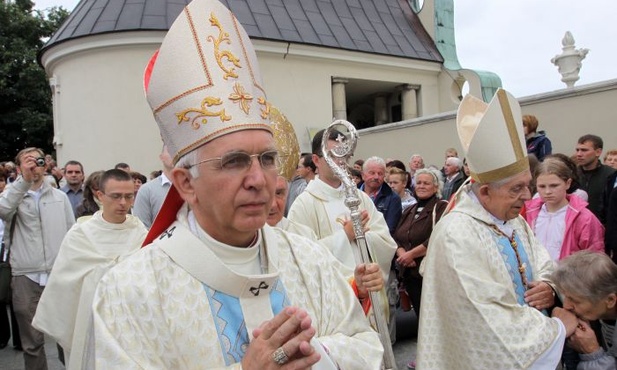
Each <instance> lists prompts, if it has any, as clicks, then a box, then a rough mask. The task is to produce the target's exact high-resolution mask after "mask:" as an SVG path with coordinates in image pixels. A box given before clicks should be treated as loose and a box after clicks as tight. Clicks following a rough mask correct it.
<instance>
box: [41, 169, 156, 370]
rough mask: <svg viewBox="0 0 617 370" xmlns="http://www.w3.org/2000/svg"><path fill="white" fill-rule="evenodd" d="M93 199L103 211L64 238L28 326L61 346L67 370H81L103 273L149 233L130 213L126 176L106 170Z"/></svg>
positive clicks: (130, 189)
mask: <svg viewBox="0 0 617 370" xmlns="http://www.w3.org/2000/svg"><path fill="white" fill-rule="evenodd" d="M97 195H98V198H99V199H100V200H101V204H102V205H103V207H102V211H98V212H96V213H95V214H94V215H93V216H92V218H89V219H88V220H87V221H85V222H82V223H78V224H76V225H75V226H73V228H71V230H69V232H68V233H67V234H66V237H65V238H64V240H63V241H62V245H61V246H60V251H59V252H58V257H57V258H56V263H55V265H54V269H53V273H52V274H51V277H50V279H49V284H48V285H47V288H46V289H45V291H44V292H43V295H42V296H41V301H40V302H39V305H38V308H37V310H36V315H35V316H34V320H33V322H32V325H34V327H35V328H37V329H38V330H40V331H42V332H44V333H46V334H48V335H50V336H51V337H52V338H53V339H54V340H56V342H58V343H59V344H60V345H61V346H62V348H63V349H64V353H65V358H66V359H67V368H68V369H82V357H83V352H84V346H85V345H86V344H87V340H88V337H87V335H88V333H89V331H90V330H91V328H90V319H91V316H92V298H93V296H94V290H95V288H96V285H97V284H98V282H99V280H100V279H101V277H102V276H103V274H104V273H105V272H107V270H109V269H110V268H111V267H113V266H114V265H115V264H116V263H117V262H118V261H120V260H121V259H123V258H124V257H126V256H127V255H129V254H130V253H132V252H135V251H136V250H138V249H139V248H140V246H141V243H142V242H143V240H144V238H145V237H146V233H147V230H146V228H145V227H144V225H143V224H142V223H141V221H139V219H138V218H137V217H135V216H132V215H130V214H128V212H129V211H130V209H131V206H132V204H133V198H134V192H133V180H132V179H131V176H130V175H129V174H128V173H126V172H124V171H122V170H116V169H113V170H109V171H105V173H103V175H102V177H101V181H100V183H99V191H98V194H97Z"/></svg>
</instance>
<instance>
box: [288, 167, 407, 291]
mask: <svg viewBox="0 0 617 370" xmlns="http://www.w3.org/2000/svg"><path fill="white" fill-rule="evenodd" d="M358 196H359V197H360V200H361V203H360V210H366V211H367V212H368V215H369V222H368V225H367V226H368V228H369V231H368V232H366V233H365V238H366V242H367V243H368V245H369V248H370V251H371V256H372V258H373V261H374V262H377V263H378V264H379V267H380V268H381V271H383V273H384V280H385V281H388V274H389V272H390V265H391V264H392V257H394V252H395V251H396V242H395V241H394V239H392V237H391V236H390V231H389V230H388V225H387V224H386V221H385V220H384V218H383V215H382V214H381V212H379V211H378V210H377V208H375V205H374V204H373V201H372V200H371V198H369V196H368V195H366V194H365V193H364V192H363V191H360V190H358ZM344 201H345V191H344V190H343V188H342V187H341V188H338V189H335V188H333V187H332V186H330V185H328V184H326V183H325V182H323V181H322V180H320V179H319V178H316V179H314V180H313V181H311V182H309V184H308V186H307V187H306V190H305V191H304V192H302V193H301V194H300V195H298V197H297V198H296V200H295V201H294V202H293V204H292V205H291V209H290V210H289V216H288V218H289V219H290V220H291V221H294V222H296V223H299V224H302V225H306V226H308V227H309V228H311V229H312V230H313V231H314V232H315V234H316V235H317V238H318V239H319V242H320V243H321V244H322V245H324V246H326V247H327V248H328V249H330V251H331V252H332V254H334V256H335V257H336V258H337V259H338V260H339V261H341V262H342V263H343V265H345V266H346V267H347V268H348V269H349V271H346V273H347V274H348V275H349V274H350V273H351V274H353V270H354V268H355V267H356V265H357V264H358V262H357V261H359V255H360V252H359V250H358V246H357V244H356V242H355V241H353V242H350V241H349V239H348V238H347V234H345V230H344V228H343V225H342V224H341V223H340V220H346V219H349V218H350V211H349V209H348V208H347V207H346V206H345V203H344ZM356 257H358V258H356Z"/></svg>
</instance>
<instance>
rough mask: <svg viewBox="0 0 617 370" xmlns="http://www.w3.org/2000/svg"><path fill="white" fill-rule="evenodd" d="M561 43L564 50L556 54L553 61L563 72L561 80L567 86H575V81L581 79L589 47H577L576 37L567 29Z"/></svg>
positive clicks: (560, 71)
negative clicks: (575, 43) (580, 75)
mask: <svg viewBox="0 0 617 370" xmlns="http://www.w3.org/2000/svg"><path fill="white" fill-rule="evenodd" d="M561 44H562V45H563V48H562V50H563V52H562V53H561V54H559V55H555V56H554V57H553V58H552V59H551V63H553V64H554V65H556V66H557V68H558V70H559V73H560V74H561V81H562V82H564V83H565V84H566V86H567V87H574V83H575V82H576V81H578V79H579V75H578V73H579V72H580V70H581V67H582V66H583V63H582V61H583V59H585V57H586V56H587V53H588V52H589V49H575V47H574V37H572V33H570V31H566V34H565V35H564V37H563V39H562V40H561Z"/></svg>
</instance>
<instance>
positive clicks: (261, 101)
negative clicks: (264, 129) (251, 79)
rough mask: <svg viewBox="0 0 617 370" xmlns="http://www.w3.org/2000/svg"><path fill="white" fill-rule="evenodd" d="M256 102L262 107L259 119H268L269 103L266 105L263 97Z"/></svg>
mask: <svg viewBox="0 0 617 370" xmlns="http://www.w3.org/2000/svg"><path fill="white" fill-rule="evenodd" d="M257 102H258V103H259V104H260V105H263V106H264V107H263V109H261V118H263V119H266V118H268V116H270V103H268V102H267V101H266V98H264V97H263V96H262V97H260V98H257Z"/></svg>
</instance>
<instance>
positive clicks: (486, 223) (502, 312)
mask: <svg viewBox="0 0 617 370" xmlns="http://www.w3.org/2000/svg"><path fill="white" fill-rule="evenodd" d="M467 191H470V190H468V189H464V190H463V191H462V193H461V198H460V200H459V201H458V203H457V204H456V206H455V207H454V209H453V210H452V211H451V212H450V213H449V214H447V215H446V216H444V217H443V218H442V219H441V220H440V221H439V222H438V223H437V224H436V226H435V230H434V231H433V234H432V236H431V242H430V244H431V246H430V248H428V251H427V255H426V257H425V258H424V261H423V264H422V266H421V273H423V277H424V280H423V288H422V307H421V313H420V329H419V334H418V358H417V365H418V366H417V368H418V369H427V370H428V369H430V370H440V369H443V370H449V369H530V368H533V369H555V366H556V365H557V362H558V361H559V358H560V355H561V349H562V346H563V341H564V339H565V328H564V327H563V325H562V324H561V322H560V321H558V320H557V319H552V318H549V317H547V316H545V315H544V314H543V313H542V312H541V311H538V310H537V309H535V308H533V307H530V306H528V305H527V304H524V303H523V304H521V300H522V298H521V291H522V292H524V290H522V289H520V290H519V292H518V293H517V292H516V289H517V286H516V285H517V284H515V283H514V282H513V281H514V280H515V279H520V274H519V272H518V270H517V269H516V268H512V267H513V266H512V264H509V263H506V262H505V260H506V258H507V255H508V254H510V255H511V254H512V253H513V252H512V251H513V250H512V247H511V245H510V242H509V241H508V240H507V239H506V238H504V237H503V236H500V235H499V234H498V233H497V232H495V231H494V229H493V227H492V226H491V225H495V219H494V217H492V216H491V214H490V213H489V212H488V211H486V210H485V209H484V208H483V207H482V206H481V205H480V204H479V203H478V202H477V201H476V200H474V199H472V196H470V195H469V194H468V193H467ZM501 226H502V227H503V226H504V225H501ZM505 226H506V227H509V228H512V229H513V230H514V233H515V235H516V236H517V239H516V240H517V241H518V242H520V243H517V244H519V245H518V252H519V254H520V255H521V256H524V255H526V256H525V259H526V260H528V261H529V265H528V266H526V271H527V273H529V274H530V275H529V276H530V277H531V279H528V281H530V282H531V281H546V282H549V283H550V274H551V272H552V271H553V261H551V259H550V257H549V255H548V253H547V251H546V249H545V248H544V247H542V246H541V245H540V244H539V243H538V242H537V241H536V239H535V237H534V236H533V232H532V230H531V229H530V228H529V226H528V225H527V223H526V222H525V220H524V219H523V218H522V217H520V216H519V217H517V218H516V219H513V220H510V221H508V222H506V223H505ZM504 239H505V242H504ZM521 258H523V257H521ZM514 265H515V266H516V262H515V263H514ZM551 285H552V283H551ZM547 364H548V365H547Z"/></svg>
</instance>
